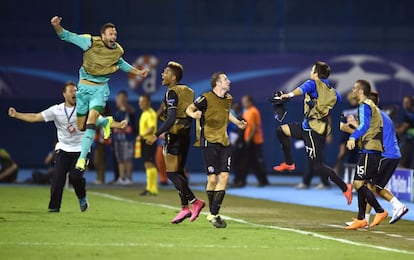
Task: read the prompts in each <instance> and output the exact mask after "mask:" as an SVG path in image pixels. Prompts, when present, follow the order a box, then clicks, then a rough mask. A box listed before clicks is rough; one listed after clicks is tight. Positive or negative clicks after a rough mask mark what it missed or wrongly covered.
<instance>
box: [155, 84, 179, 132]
mask: <svg viewBox="0 0 414 260" xmlns="http://www.w3.org/2000/svg"><path fill="white" fill-rule="evenodd" d="M166 101H167V119H166V120H165V121H164V123H163V124H162V125H161V127H160V128H159V129H158V130H157V132H156V133H155V135H156V136H160V135H161V134H163V133H165V132H166V131H168V130H169V129H170V128H171V127H172V126H173V125H174V123H175V120H176V118H177V104H178V96H177V93H175V91H173V90H169V91H168V93H167V95H166Z"/></svg>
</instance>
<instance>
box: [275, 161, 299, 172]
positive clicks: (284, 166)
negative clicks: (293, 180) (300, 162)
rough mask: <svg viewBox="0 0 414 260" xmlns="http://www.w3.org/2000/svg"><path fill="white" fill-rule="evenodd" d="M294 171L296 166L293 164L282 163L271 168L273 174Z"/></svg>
mask: <svg viewBox="0 0 414 260" xmlns="http://www.w3.org/2000/svg"><path fill="white" fill-rule="evenodd" d="M295 169H296V165H295V164H294V163H292V164H287V163H286V162H282V163H281V164H280V165H276V166H275V167H273V170H274V171H275V172H284V171H290V172H293V171H294V170H295Z"/></svg>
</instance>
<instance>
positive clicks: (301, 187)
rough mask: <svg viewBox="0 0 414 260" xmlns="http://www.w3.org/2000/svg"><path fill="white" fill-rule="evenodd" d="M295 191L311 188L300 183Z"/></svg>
mask: <svg viewBox="0 0 414 260" xmlns="http://www.w3.org/2000/svg"><path fill="white" fill-rule="evenodd" d="M295 189H298V190H304V189H309V186H308V185H306V184H304V183H299V184H298V185H296V186H295Z"/></svg>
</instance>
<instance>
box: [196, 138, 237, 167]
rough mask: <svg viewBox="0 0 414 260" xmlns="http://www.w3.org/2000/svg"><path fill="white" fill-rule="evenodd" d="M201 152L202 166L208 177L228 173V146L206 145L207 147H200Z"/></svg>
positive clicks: (229, 159) (229, 158) (229, 161)
mask: <svg viewBox="0 0 414 260" xmlns="http://www.w3.org/2000/svg"><path fill="white" fill-rule="evenodd" d="M201 151H202V153H203V159H204V164H205V167H206V172H207V174H208V175H210V174H220V173H221V172H230V164H231V147H230V146H223V145H222V144H213V143H208V144H207V147H201Z"/></svg>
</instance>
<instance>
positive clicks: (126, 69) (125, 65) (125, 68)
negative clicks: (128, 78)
mask: <svg viewBox="0 0 414 260" xmlns="http://www.w3.org/2000/svg"><path fill="white" fill-rule="evenodd" d="M118 66H119V69H120V70H122V71H124V72H126V73H128V72H130V71H131V70H132V65H131V64H129V63H128V62H126V61H125V60H124V59H123V58H120V59H119V61H118Z"/></svg>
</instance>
